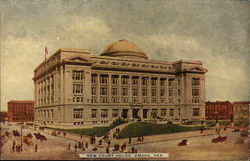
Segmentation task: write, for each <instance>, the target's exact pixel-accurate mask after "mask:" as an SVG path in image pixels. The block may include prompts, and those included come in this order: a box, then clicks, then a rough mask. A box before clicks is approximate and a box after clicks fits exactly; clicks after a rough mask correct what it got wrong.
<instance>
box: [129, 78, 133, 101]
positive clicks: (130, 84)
mask: <svg viewBox="0 0 250 161" xmlns="http://www.w3.org/2000/svg"><path fill="white" fill-rule="evenodd" d="M128 80H129V81H128V101H129V103H132V76H131V75H129V78H128Z"/></svg>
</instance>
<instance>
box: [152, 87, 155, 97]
mask: <svg viewBox="0 0 250 161" xmlns="http://www.w3.org/2000/svg"><path fill="white" fill-rule="evenodd" d="M151 96H156V88H151Z"/></svg>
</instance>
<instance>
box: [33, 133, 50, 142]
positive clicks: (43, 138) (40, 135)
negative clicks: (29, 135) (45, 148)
mask: <svg viewBox="0 0 250 161" xmlns="http://www.w3.org/2000/svg"><path fill="white" fill-rule="evenodd" d="M34 135H35V137H36V139H38V140H40V141H43V140H45V141H47V138H46V137H45V136H44V135H42V134H40V133H34Z"/></svg>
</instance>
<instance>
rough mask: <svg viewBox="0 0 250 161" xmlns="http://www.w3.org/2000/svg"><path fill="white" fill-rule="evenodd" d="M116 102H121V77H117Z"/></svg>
mask: <svg viewBox="0 0 250 161" xmlns="http://www.w3.org/2000/svg"><path fill="white" fill-rule="evenodd" d="M118 102H119V103H121V102H122V80H121V75H118Z"/></svg>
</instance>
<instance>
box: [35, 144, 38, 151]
mask: <svg viewBox="0 0 250 161" xmlns="http://www.w3.org/2000/svg"><path fill="white" fill-rule="evenodd" d="M37 150H38V146H37V144H36V145H35V153H36V152H37Z"/></svg>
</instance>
